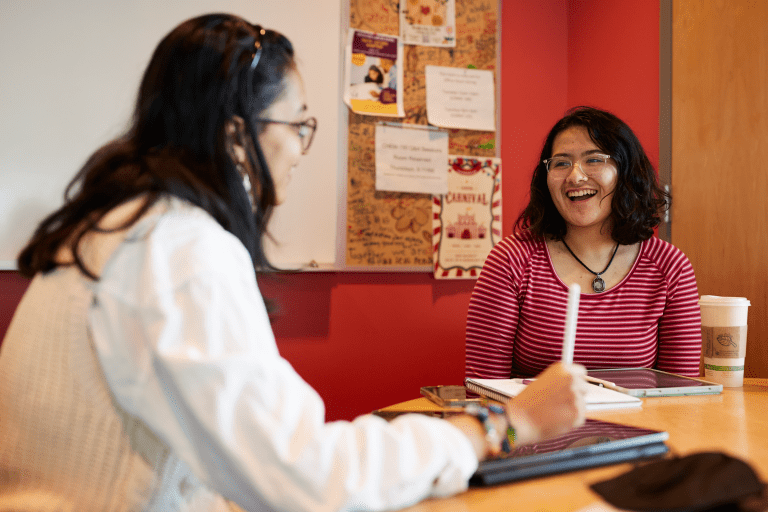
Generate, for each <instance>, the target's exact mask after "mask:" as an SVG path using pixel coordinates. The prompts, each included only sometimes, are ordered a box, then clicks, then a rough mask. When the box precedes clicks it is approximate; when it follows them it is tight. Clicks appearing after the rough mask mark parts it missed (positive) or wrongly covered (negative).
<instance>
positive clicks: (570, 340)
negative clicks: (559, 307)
mask: <svg viewBox="0 0 768 512" xmlns="http://www.w3.org/2000/svg"><path fill="white" fill-rule="evenodd" d="M580 297H581V286H579V285H578V284H576V283H573V284H572V285H571V286H569V287H568V306H567V308H566V310H565V333H564V334H563V354H562V356H561V357H562V362H563V364H572V363H573V351H574V349H575V348H576V320H577V319H578V317H579V298H580Z"/></svg>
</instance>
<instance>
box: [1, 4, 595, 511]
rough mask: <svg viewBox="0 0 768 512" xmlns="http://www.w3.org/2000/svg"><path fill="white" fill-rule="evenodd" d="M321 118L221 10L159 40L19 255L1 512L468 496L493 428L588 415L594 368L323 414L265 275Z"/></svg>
mask: <svg viewBox="0 0 768 512" xmlns="http://www.w3.org/2000/svg"><path fill="white" fill-rule="evenodd" d="M316 125H317V123H316V121H315V120H314V118H312V117H309V116H308V113H307V106H306V103H305V94H304V85H303V83H302V81H301V78H300V76H299V74H298V72H297V71H296V66H295V63H294V57H293V49H292V46H291V44H290V42H289V41H288V40H287V39H286V38H285V37H283V36H282V35H280V34H278V33H276V32H274V31H270V30H264V29H262V28H261V27H259V26H254V25H251V24H250V23H248V22H246V21H244V20H242V19H240V18H237V17H234V16H230V15H224V14H215V15H206V16H201V17H198V18H194V19H191V20H188V21H186V22H184V23H182V24H181V25H179V26H178V27H177V28H175V29H174V30H173V31H172V32H171V33H169V34H168V35H167V36H166V37H165V38H164V39H163V40H162V41H161V42H160V44H159V45H158V47H157V49H156V50H155V52H154V55H153V57H152V59H151V61H150V63H149V66H148V68H147V70H146V72H145V75H144V78H143V80H142V83H141V87H140V90H139V96H138V102H137V105H136V110H135V113H134V118H133V123H132V126H131V128H130V129H129V130H128V131H127V133H126V134H125V135H124V136H122V137H121V138H119V139H117V140H115V141H113V142H111V143H109V144H107V145H106V146H104V147H102V148H100V149H99V150H98V151H96V152H95V153H94V154H93V155H92V157H91V158H90V159H89V160H88V162H87V163H86V164H85V166H84V167H83V169H82V170H81V171H80V172H79V174H78V175H77V176H76V177H75V179H74V180H73V182H72V183H71V184H70V187H69V188H68V190H67V201H66V203H65V205H64V206H63V207H62V208H61V209H59V210H57V211H56V212H54V213H53V214H51V215H50V216H49V217H48V218H47V219H45V220H44V221H43V222H42V224H41V225H40V227H39V228H38V230H37V231H36V232H35V234H34V236H33V238H32V240H31V241H30V242H29V244H28V245H27V247H26V248H25V249H24V250H23V252H22V253H21V255H20V257H19V262H18V263H19V269H20V271H21V273H22V274H23V275H25V276H28V277H31V278H33V280H32V283H31V284H30V286H29V289H28V291H27V293H26V295H25V296H24V298H23V300H22V302H21V304H20V305H19V307H18V309H17V311H16V314H15V316H14V319H13V321H12V323H11V326H10V328H9V331H8V334H7V336H6V338H5V340H4V343H3V345H2V354H1V355H0V511H5V510H30V511H31V510H39V511H48V510H61V511H68V510H73V511H74V510H76V511H89V510H94V511H105V510H120V511H122V510H126V511H127V510H162V511H169V510H226V509H228V508H230V506H231V503H236V504H238V505H240V506H241V507H243V508H245V509H248V510H273V509H275V510H313V511H316V510H354V509H361V510H380V509H392V508H398V507H404V506H407V505H409V504H412V503H414V502H416V501H418V500H421V499H423V498H425V497H427V496H445V495H449V494H452V493H456V492H459V491H462V490H464V489H465V488H466V486H467V481H468V478H469V477H470V475H471V474H472V473H473V472H474V470H475V468H476V467H477V463H478V460H479V459H482V458H484V457H487V456H488V455H489V454H491V453H495V452H498V451H499V450H500V449H502V448H508V443H506V442H505V439H506V436H505V435H486V430H488V429H490V431H491V433H492V434H494V433H504V432H505V431H506V429H507V426H508V425H511V427H512V428H513V429H514V431H515V433H516V442H518V443H526V442H533V441H537V440H539V439H543V438H545V437H549V436H553V435H557V434H560V433H563V432H565V431H567V430H568V429H570V428H572V427H573V426H575V425H578V424H579V423H581V422H582V421H583V411H584V406H583V397H582V394H583V391H584V389H583V387H584V383H583V380H582V379H580V378H578V377H577V376H578V375H579V374H580V373H581V372H582V371H583V368H581V367H578V366H573V367H566V366H562V365H555V366H554V367H552V368H550V369H548V370H547V371H546V372H544V373H543V374H542V376H541V378H540V379H539V380H538V381H537V383H536V384H535V385H533V386H531V387H530V389H529V390H528V391H527V392H526V393H525V394H523V395H521V396H520V397H518V399H516V400H514V401H513V402H511V403H510V404H508V405H507V407H506V408H504V409H503V410H500V411H496V412H494V411H490V413H489V415H488V417H487V418H485V417H484V416H483V415H482V414H481V415H480V416H481V417H480V418H478V417H476V416H471V415H463V416H458V417H456V418H453V419H451V420H449V421H443V420H438V419H434V418H429V417H426V416H420V415H408V416H403V417H400V418H398V419H396V420H395V421H393V422H391V423H387V422H385V421H384V420H382V419H380V418H377V417H374V416H363V417H360V418H358V419H356V420H355V421H353V422H343V421H339V422H333V423H326V422H325V419H324V409H323V402H322V400H321V398H320V397H319V396H318V394H317V393H316V392H315V391H314V390H313V389H312V388H311V387H310V386H309V385H307V384H306V383H305V382H304V381H303V380H302V379H301V377H299V376H298V375H297V374H296V373H295V372H294V370H293V368H291V366H290V364H289V363H288V362H287V361H286V360H285V359H283V358H282V357H280V354H279V353H278V351H277V347H276V345H275V340H274V337H273V334H272V331H271V329H270V324H269V320H268V315H267V311H266V308H265V306H264V302H263V300H262V297H261V294H260V293H259V290H258V287H257V283H256V271H259V270H263V269H269V268H270V265H269V263H268V262H267V260H266V258H265V256H264V252H263V248H262V237H263V235H264V234H265V232H266V226H267V221H268V220H269V216H270V212H271V210H272V207H273V206H275V205H277V204H279V203H280V202H282V201H283V199H284V197H285V194H286V190H287V184H288V181H289V179H290V173H291V170H292V168H293V167H294V166H295V165H296V164H297V162H298V161H299V158H300V157H301V155H302V154H303V153H304V152H306V150H307V149H308V148H309V145H310V144H311V142H312V136H313V134H314V130H315V128H316ZM483 412H484V411H483Z"/></svg>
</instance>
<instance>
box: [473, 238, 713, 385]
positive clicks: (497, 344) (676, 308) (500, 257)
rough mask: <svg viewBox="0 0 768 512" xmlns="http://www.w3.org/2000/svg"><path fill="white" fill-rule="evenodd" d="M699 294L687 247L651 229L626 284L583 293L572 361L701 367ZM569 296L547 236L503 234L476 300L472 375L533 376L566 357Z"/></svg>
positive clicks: (694, 370)
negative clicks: (684, 249) (685, 251)
mask: <svg viewBox="0 0 768 512" xmlns="http://www.w3.org/2000/svg"><path fill="white" fill-rule="evenodd" d="M698 298H699V297H698V290H697V288H696V277H695V276H694V274H693V267H692V266H691V263H690V262H689V261H688V258H687V257H686V256H685V254H683V252H682V251H680V250H679V249H677V248H676V247H675V246H673V245H671V244H669V243H667V242H664V241H663V240H660V239H658V238H656V237H651V238H650V239H648V240H646V241H644V242H642V244H641V245H640V253H639V254H638V256H637V259H636V260H635V263H634V265H633V266H632V269H631V270H630V271H629V274H627V276H626V277H625V278H624V279H623V280H622V281H621V282H620V283H619V284H617V285H616V286H614V287H613V288H611V289H609V290H607V291H605V292H603V293H597V294H582V295H581V299H580V301H579V319H578V327H577V329H576V350H575V352H574V362H576V363H580V364H583V365H584V366H586V367H587V368H621V367H645V368H658V369H660V370H664V371H668V372H672V373H677V374H680V375H688V376H696V375H698V374H699V358H700V354H701V313H700V310H699V304H698ZM567 302H568V288H567V286H566V285H565V284H564V283H563V282H562V281H561V280H560V278H559V277H558V276H557V274H556V273H555V270H554V267H553V266H552V260H551V259H550V256H549V250H548V249H547V246H546V243H545V242H544V240H542V239H536V238H535V237H533V236H532V235H530V234H527V233H525V234H520V235H513V236H509V237H507V238H505V239H503V240H502V241H501V242H499V243H498V244H496V246H495V247H494V248H493V250H492V251H491V253H490V254H489V255H488V258H487V259H486V261H485V265H484V266H483V271H482V272H481V274H480V278H479V279H478V280H477V284H476V285H475V289H474V291H473V292H472V298H471V299H470V302H469V312H468V315H467V332H466V367H465V374H466V376H467V377H479V378H488V379H507V378H510V377H512V376H530V375H536V374H538V373H539V372H541V371H542V370H543V369H544V368H546V367H547V366H548V365H550V364H551V363H553V362H555V361H559V360H560V356H561V350H562V346H563V330H564V328H565V310H566V305H567Z"/></svg>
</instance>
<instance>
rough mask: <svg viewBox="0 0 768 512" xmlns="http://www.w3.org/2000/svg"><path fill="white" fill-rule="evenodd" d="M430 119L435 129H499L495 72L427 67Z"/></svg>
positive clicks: (428, 113)
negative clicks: (497, 124) (440, 127)
mask: <svg viewBox="0 0 768 512" xmlns="http://www.w3.org/2000/svg"><path fill="white" fill-rule="evenodd" d="M426 77H427V119H428V120H429V123H430V124H432V125H435V126H442V127H445V128H465V129H467V130H481V131H491V132H492V131H495V130H496V100H495V98H496V96H495V92H494V88H493V71H485V70H480V69H468V68H466V69H465V68H447V67H442V66H426Z"/></svg>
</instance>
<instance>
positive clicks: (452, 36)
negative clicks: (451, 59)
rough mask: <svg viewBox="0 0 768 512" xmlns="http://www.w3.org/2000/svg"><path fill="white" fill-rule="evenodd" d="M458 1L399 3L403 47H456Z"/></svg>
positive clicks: (404, 0)
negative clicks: (404, 45)
mask: <svg viewBox="0 0 768 512" xmlns="http://www.w3.org/2000/svg"><path fill="white" fill-rule="evenodd" d="M455 2H456V0H400V37H401V38H402V40H403V44H417V45H421V46H450V47H455V46H456V3H455Z"/></svg>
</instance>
